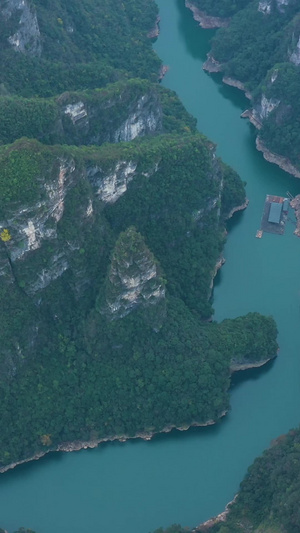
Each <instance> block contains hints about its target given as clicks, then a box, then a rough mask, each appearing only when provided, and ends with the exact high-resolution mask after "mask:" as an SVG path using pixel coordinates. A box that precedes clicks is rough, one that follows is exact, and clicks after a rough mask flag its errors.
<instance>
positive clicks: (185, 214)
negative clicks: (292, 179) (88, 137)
mask: <svg viewBox="0 0 300 533" xmlns="http://www.w3.org/2000/svg"><path fill="white" fill-rule="evenodd" d="M207 145H208V143H207V141H206V139H205V138H203V137H201V136H200V135H190V134H186V136H185V137H182V136H176V135H175V136H170V135H164V136H163V137H152V138H151V139H145V140H137V141H135V142H133V143H118V144H105V145H103V147H101V148H97V147H81V148H75V147H64V148H60V147H57V146H55V147H47V146H43V145H41V144H39V143H37V142H36V141H25V140H21V141H18V142H16V143H15V144H14V145H12V146H10V147H5V150H6V151H7V152H8V153H9V154H14V153H16V154H17V155H18V158H16V159H15V158H13V161H16V166H15V167H13V168H14V175H18V172H20V175H22V176H23V177H24V179H23V180H22V181H20V186H22V187H24V191H26V189H27V183H28V180H27V175H29V176H31V177H32V178H34V176H35V172H36V158H35V157H33V159H32V165H33V166H32V170H31V171H29V169H28V167H27V166H26V165H27V160H26V158H25V159H24V158H23V157H22V154H23V152H24V153H25V154H26V153H28V151H29V152H32V153H33V154H35V153H38V154H39V157H40V167H39V168H40V172H42V173H43V175H44V178H43V181H42V180H41V179H40V178H38V179H37V180H36V181H35V184H36V191H35V195H37V196H35V197H34V198H29V200H28V203H29V205H33V206H35V205H38V204H39V202H40V201H42V200H43V198H44V195H45V193H44V183H46V184H47V183H48V184H49V185H50V184H51V182H53V177H54V175H55V172H57V160H64V161H65V162H70V163H69V164H70V165H72V168H73V167H75V171H74V172H75V173H76V172H77V177H76V179H75V178H73V179H74V182H73V187H72V188H71V190H70V191H69V193H68V196H67V198H66V201H65V207H64V216H63V217H62V219H61V220H60V221H59V223H58V225H57V238H56V239H55V240H53V239H52V240H48V241H47V240H46V241H45V242H44V244H43V245H42V246H41V247H40V248H38V249H36V250H34V251H32V252H31V253H30V254H27V256H26V257H25V258H23V259H22V261H14V263H13V271H12V272H10V274H7V275H10V276H12V275H13V279H12V278H11V277H10V278H9V280H10V281H9V284H8V286H6V284H2V287H3V290H4V291H6V293H5V292H4V294H3V298H8V296H7V294H8V291H9V294H10V296H9V301H10V302H11V305H12V307H11V311H10V308H7V306H2V307H1V320H0V323H1V327H2V328H3V337H2V338H3V344H2V359H1V361H2V369H3V371H4V375H5V376H6V378H5V379H4V380H3V379H2V383H1V388H0V394H1V403H0V413H1V416H0V419H1V432H0V435H1V437H0V439H1V441H0V442H1V446H0V449H1V457H0V460H1V462H2V464H7V463H9V462H11V461H12V460H16V459H18V458H20V457H26V456H28V455H29V454H32V453H34V452H36V451H37V450H39V449H40V448H41V447H42V448H43V447H46V448H47V447H51V446H53V445H55V444H57V443H59V442H62V441H67V440H74V439H76V438H81V439H92V438H96V439H101V438H104V437H107V436H113V435H115V434H118V435H124V434H125V435H129V436H132V435H134V434H136V433H138V432H143V431H146V432H148V433H151V432H153V431H159V430H161V429H163V428H164V427H165V426H167V425H168V424H170V423H172V424H175V425H188V424H189V423H191V422H199V423H205V422H206V421H207V420H215V419H217V418H218V416H220V414H221V413H222V412H223V411H224V410H227V409H228V408H229V401H228V400H229V398H228V392H227V391H228V387H229V379H230V373H229V367H230V363H231V362H232V360H238V361H240V362H242V361H243V360H244V359H245V360H247V361H249V360H250V361H251V360H257V359H266V358H269V357H272V356H273V355H274V354H275V353H276V349H277V345H276V341H275V337H276V327H275V325H274V322H273V320H272V319H270V318H263V317H261V316H260V315H257V314H251V315H248V316H247V317H244V318H239V319H236V320H226V321H224V322H223V324H221V325H220V326H218V325H217V324H205V323H203V322H202V321H201V319H203V318H205V319H207V318H209V317H210V315H211V313H212V308H211V303H210V302H209V296H210V280H211V277H212V272H213V270H214V265H215V262H216V259H217V258H218V256H219V255H220V252H221V249H222V246H223V243H224V225H223V221H224V217H225V216H226V213H228V212H229V211H230V209H231V208H232V207H233V205H236V202H237V200H238V201H241V200H242V201H243V200H244V192H243V188H242V184H241V182H240V181H239V179H238V177H237V175H236V174H235V173H233V172H232V171H229V170H228V167H225V166H223V165H220V166H219V164H218V162H217V160H213V159H212V158H211V157H210V152H209V150H208V149H207ZM5 153H6V152H5ZM23 160H24V161H25V163H24V165H23V166H22V167H21V171H19V170H18V169H19V164H20V163H19V161H21V162H22V161H23ZM126 160H128V161H134V162H135V164H136V176H135V178H134V179H133V181H132V182H131V183H130V184H129V187H128V191H127V193H126V195H123V196H122V197H121V198H120V199H119V200H118V201H117V202H115V203H113V204H107V205H106V206H105V205H104V204H102V203H101V202H99V201H98V202H95V200H94V199H93V198H94V192H93V191H94V184H93V181H89V180H88V179H87V175H88V173H89V172H90V170H91V168H95V167H96V168H99V167H101V168H102V169H103V172H105V173H106V174H107V173H109V172H110V169H112V168H114V165H115V164H116V163H115V162H116V161H126ZM71 162H72V163H71ZM46 163H47V165H46ZM157 163H159V169H158V170H157V171H156V172H155V173H154V174H153V176H151V177H150V178H149V177H147V175H148V174H149V172H151V171H152V172H153V168H154V167H155V166H156V164H157ZM65 164H66V163H65ZM10 165H11V157H9V158H8V159H3V164H2V169H3V172H4V173H5V172H6V167H7V166H8V168H11V167H10ZM45 167H46V168H47V170H46V171H45ZM223 172H224V174H223ZM218 173H219V176H218ZM222 175H223V176H225V178H226V175H230V179H228V183H227V185H226V187H225V188H224V189H223V191H224V194H225V206H224V208H223V209H220V206H218V205H217V204H216V205H215V202H214V200H213V199H214V198H215V197H218V195H219V191H220V189H219V183H220V180H221V177H222ZM183 183H184V184H185V186H184V187H183V186H182V184H183ZM229 190H231V193H232V194H231V196H229V194H228V191H229ZM22 198H23V194H22V190H21V191H20V196H19V202H17V204H19V205H24V203H23V200H22ZM91 198H92V199H93V205H94V212H93V216H92V220H91V221H90V222H89V224H87V223H86V215H85V212H86V207H87V205H88V204H89V201H90V199H91ZM230 198H231V200H230ZM44 199H45V198H44ZM220 201H221V204H222V196H221V199H220ZM25 205H26V204H25ZM27 205H28V204H27ZM2 209H3V216H4V217H5V219H7V220H10V219H11V218H12V216H13V215H12V212H15V211H14V210H15V209H16V204H15V203H13V202H11V201H5V202H4V203H3V206H2ZM31 209H32V208H31ZM220 212H221V213H223V218H221V219H219V216H220ZM74 214H75V216H74ZM21 216H22V215H21ZM19 224H20V221H18V222H17V220H16V223H15V225H9V226H8V230H9V231H10V233H11V240H10V241H8V242H7V243H2V246H3V248H5V253H7V254H8V255H11V256H13V254H14V253H17V252H15V250H18V249H19V245H18V246H17V248H15V246H16V241H18V238H19V237H18V236H19ZM21 224H22V220H21ZM132 225H134V226H135V227H136V228H137V229H138V230H139V231H140V232H141V234H142V235H143V237H144V238H145V241H146V243H147V246H149V248H150V250H151V252H152V253H154V255H155V257H156V259H155V260H158V261H159V262H160V265H161V267H160V268H161V271H162V275H163V276H164V277H165V279H166V280H167V296H166V300H165V303H164V305H163V307H162V308H161V309H160V311H158V308H155V309H153V308H149V307H148V308H145V309H144V308H143V307H140V308H137V309H136V310H135V312H133V313H130V314H129V315H128V316H126V317H124V318H121V319H114V320H111V319H110V318H109V316H107V314H106V313H105V312H103V297H104V299H105V298H106V299H108V296H107V294H106V293H105V290H106V289H105V287H107V278H106V273H109V271H110V264H111V259H110V256H111V257H112V261H115V259H114V258H118V257H119V253H118V254H117V255H116V252H114V249H115V243H116V242H118V236H119V234H120V232H122V231H124V230H126V228H128V227H129V226H132ZM187 234H188V238H187V237H186V235H187ZM66 243H69V244H68V246H67V247H66ZM135 246H137V245H136V244H135ZM178 250H180V253H178ZM125 251H126V250H125ZM136 253H138V250H137V252H136ZM147 253H148V252H147ZM149 253H150V252H149ZM62 254H63V258H64V259H63V260H64V261H67V263H68V269H67V270H66V271H65V272H64V273H63V275H61V276H58V277H56V274H55V272H56V270H55V269H56V268H59V266H57V262H56V263H53V257H58V258H60V257H61V255H62ZM139 254H140V252H139ZM144 255H145V254H144ZM151 257H152V256H151ZM153 257H154V256H153ZM4 259H5V256H3V260H4ZM57 261H58V262H59V260H57ZM136 261H137V262H140V259H139V256H137V259H136ZM112 264H113V263H112ZM41 269H43V272H44V273H47V272H52V278H53V279H52V281H51V283H50V284H48V285H47V286H46V287H43V286H40V285H37V281H36V280H37V279H39V276H40V272H41ZM130 275H131V276H132V277H133V278H134V276H135V275H136V274H135V270H134V268H133V270H131V271H130ZM109 290H111V289H109ZM105 294H106V296H105ZM16 302H17V305H18V309H20V310H19V312H18V314H16V313H15V309H16ZM37 303H38V315H37V309H36V304H37ZM158 314H160V319H159V321H158V318H157V317H158ZM153 315H154V316H153ZM37 325H38V335H37V334H36V333H35V330H36V327H37ZM16 345H17V346H18V350H19V351H16V349H15V347H16ZM33 347H34V354H35V355H34V358H33V357H32V350H33ZM18 354H19V356H18ZM20 354H21V358H20ZM24 358H25V360H26V359H28V358H29V359H28V360H27V362H26V363H25V364H24V363H23V361H24ZM9 376H10V379H8V378H9ZM12 376H14V377H13V379H12ZM28 391H30V394H28ZM20 434H22V439H20V438H19V435H20Z"/></svg>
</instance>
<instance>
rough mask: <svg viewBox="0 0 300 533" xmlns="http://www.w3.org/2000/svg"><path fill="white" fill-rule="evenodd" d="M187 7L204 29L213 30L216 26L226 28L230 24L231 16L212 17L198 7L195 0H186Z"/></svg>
mask: <svg viewBox="0 0 300 533" xmlns="http://www.w3.org/2000/svg"><path fill="white" fill-rule="evenodd" d="M185 7H187V8H188V9H190V11H192V13H193V17H194V20H196V22H199V25H200V26H201V28H203V29H206V30H211V29H214V28H226V27H227V26H229V22H230V19H229V18H221V17H212V16H210V15H207V14H206V13H205V12H204V11H201V10H200V9H199V8H198V7H196V6H195V4H193V2H191V1H190V0H185Z"/></svg>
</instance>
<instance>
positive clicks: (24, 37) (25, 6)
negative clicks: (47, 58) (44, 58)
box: [0, 0, 42, 56]
mask: <svg viewBox="0 0 300 533" xmlns="http://www.w3.org/2000/svg"><path fill="white" fill-rule="evenodd" d="M0 17H3V19H4V20H5V22H6V24H10V21H11V20H13V21H14V26H13V27H14V30H15V31H12V32H11V35H9V37H8V42H9V44H10V45H11V46H12V47H13V48H14V49H15V50H16V51H17V52H21V53H23V54H28V55H31V56H40V55H41V52H42V45H41V35H40V29H39V25H38V20H37V15H36V10H35V7H34V5H33V4H32V3H31V2H29V1H28V0H6V1H5V0H1V2H0Z"/></svg>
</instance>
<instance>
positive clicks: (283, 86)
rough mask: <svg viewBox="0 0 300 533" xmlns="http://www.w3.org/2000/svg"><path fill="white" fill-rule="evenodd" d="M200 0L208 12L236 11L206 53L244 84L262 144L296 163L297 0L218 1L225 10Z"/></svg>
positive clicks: (299, 136)
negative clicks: (281, 0) (208, 52)
mask: <svg viewBox="0 0 300 533" xmlns="http://www.w3.org/2000/svg"><path fill="white" fill-rule="evenodd" d="M201 4H202V2H201ZM204 4H205V10H206V11H207V12H208V13H210V12H213V13H214V14H216V13H217V12H218V13H219V16H226V15H228V14H232V12H233V11H236V12H235V14H234V15H233V17H232V19H231V22H230V25H229V27H227V28H221V29H219V30H218V31H217V33H216V35H215V37H214V38H213V40H212V50H211V54H212V56H213V57H214V58H215V59H216V60H217V61H219V62H220V63H221V65H222V70H223V72H224V74H225V75H226V76H229V77H231V78H234V79H236V80H239V81H241V82H243V83H244V85H245V87H246V88H247V89H248V90H250V92H251V93H252V95H253V107H254V109H255V113H256V118H258V119H259V121H260V122H261V123H262V129H261V130H260V133H259V135H260V137H261V139H262V140H263V142H264V143H265V144H266V146H267V147H268V148H269V149H270V150H271V151H273V152H275V153H278V154H280V155H283V156H285V157H288V158H289V159H290V160H291V161H292V162H293V164H295V165H296V166H298V167H299V164H300V161H299V144H300V127H299V122H300V108H299V98H298V96H299V88H300V83H299V79H300V74H299V72H300V66H299V64H300V57H299V48H298V42H299V37H300V13H299V5H298V2H296V1H295V0H289V1H288V2H285V3H281V2H276V1H275V0H274V1H270V2H265V3H264V2H260V3H259V2H258V1H257V0H252V1H251V2H241V3H236V2H235V3H234V5H233V3H230V2H229V4H230V5H229V6H227V3H226V2H222V5H223V9H224V10H225V12H224V11H223V10H222V9H221V7H220V6H218V4H217V3H216V2H214V1H213V0H206V2H204ZM203 9H204V8H203ZM264 99H267V100H264ZM269 103H270V104H271V106H270V107H269V109H267V107H266V106H268V104H269ZM273 104H274V105H273ZM264 106H265V108H264Z"/></svg>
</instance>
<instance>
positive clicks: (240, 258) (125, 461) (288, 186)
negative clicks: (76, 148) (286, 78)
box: [0, 0, 300, 533]
mask: <svg viewBox="0 0 300 533" xmlns="http://www.w3.org/2000/svg"><path fill="white" fill-rule="evenodd" d="M158 4H159V7H160V10H161V35H160V37H159V39H158V41H157V43H156V44H155V48H156V50H157V53H158V54H159V55H160V57H161V58H162V59H163V61H164V63H165V64H168V65H169V66H170V70H169V72H168V74H167V75H166V77H165V79H164V81H163V84H164V85H165V86H166V87H170V88H172V89H174V90H176V91H177V93H178V95H179V96H180V98H181V100H182V101H183V103H184V104H185V106H186V107H187V109H188V110H189V111H190V112H191V113H192V114H193V115H194V116H196V117H197V119H198V125H199V129H200V130H201V131H203V132H204V133H205V134H206V135H207V136H208V137H209V138H210V139H211V140H213V141H214V142H216V143H217V144H218V154H219V155H220V156H222V158H223V159H224V161H226V162H227V163H229V164H231V165H232V166H233V167H234V168H235V169H236V170H237V171H238V172H239V173H240V175H241V177H242V179H243V180H245V181H246V182H247V195H248V197H249V199H250V204H249V207H248V209H247V211H246V212H244V213H242V214H239V215H237V216H236V217H235V218H234V219H233V220H232V221H231V224H230V235H229V238H228V242H227V244H226V248H225V256H226V260H227V262H226V265H225V266H224V267H223V269H222V272H221V273H220V275H219V276H218V278H217V280H216V287H215V291H214V296H215V309H216V314H215V316H216V319H217V320H222V319H223V318H225V317H235V316H237V315H240V314H244V313H247V312H248V311H254V310H257V311H260V312H262V313H266V314H272V315H274V317H275V318H276V320H277V323H278V328H279V342H280V357H278V358H277V360H276V361H275V362H274V363H271V364H270V365H268V366H267V367H266V368H264V369H262V370H261V371H251V372H248V373H244V374H243V376H241V377H238V378H236V379H235V382H234V385H233V388H232V395H231V405H232V411H231V412H230V414H229V415H228V416H227V417H226V419H225V420H224V421H222V423H220V424H218V425H217V426H215V427H212V428H206V429H195V430H191V431H189V432H186V433H179V432H173V433H172V434H170V435H167V436H159V437H157V438H156V439H154V440H153V441H152V442H150V443H149V442H139V441H136V442H128V443H126V444H121V443H113V444H110V445H103V446H101V447H100V448H99V449H97V450H92V451H91V450H88V451H81V452H76V453H73V454H60V455H58V454H53V455H52V456H49V457H46V458H44V459H43V460H40V461H39V462H37V463H32V464H30V465H25V466H23V467H19V468H17V469H16V470H14V471H12V472H8V473H7V474H4V475H2V476H1V478H0V525H1V526H2V527H6V528H7V529H8V530H9V531H13V530H14V529H15V528H17V526H20V525H26V526H27V527H31V528H32V529H34V530H36V531H37V532H38V533H54V532H55V533H87V532H91V531H93V532H95V533H117V532H120V531H122V533H148V532H149V531H151V530H153V529H155V528H157V527H159V526H161V525H163V526H167V525H169V524H171V523H174V522H178V523H181V524H183V525H190V526H193V525H196V524H197V523H199V522H201V521H202V520H205V519H207V518H209V517H210V516H212V515H214V514H216V513H219V512H220V511H221V510H223V508H224V506H225V504H226V503H227V502H228V501H229V500H230V499H231V498H232V497H233V496H234V494H235V492H236V491H237V489H238V485H239V482H240V481H241V479H242V477H243V476H244V474H245V472H246V469H247V467H248V466H249V465H250V464H251V462H252V461H253V459H254V457H256V456H257V455H259V454H260V453H261V452H262V450H263V449H264V448H265V447H267V446H268V445H269V443H270V441H271V440H272V439H273V438H274V437H276V436H277V435H279V434H281V433H283V432H286V431H287V430H288V429H289V428H291V427H293V426H296V425H298V423H299V400H300V336H299V326H300V276H299V272H300V240H299V239H297V238H296V237H295V236H293V234H292V231H293V226H292V224H291V223H290V224H288V225H287V228H286V235H285V236H284V237H280V236H275V235H268V234H265V235H264V236H263V239H262V240H259V239H255V237H254V236H255V232H256V229H257V228H258V227H259V224H260V217H261V212H262V208H263V204H264V198H265V195H266V193H273V194H279V195H285V193H286V191H287V190H289V191H291V192H292V193H299V192H300V181H299V180H296V179H293V178H290V177H288V175H286V174H285V173H283V172H282V171H280V170H279V169H277V168H276V167H275V166H274V165H271V164H269V163H267V162H265V161H264V160H263V158H262V156H261V154H259V153H258V152H256V150H255V148H254V142H253V140H254V132H253V130H252V128H251V126H250V125H249V124H248V123H247V121H243V120H242V119H240V117H239V115H240V113H241V111H242V110H243V109H245V108H246V107H247V100H246V99H245V98H244V96H243V95H242V94H240V93H239V91H237V90H235V89H232V88H229V87H223V86H222V85H221V83H220V80H219V78H218V77H212V76H209V75H208V74H205V73H204V72H203V71H202V62H203V60H204V59H205V54H206V52H207V50H208V47H209V44H208V42H209V39H210V38H211V36H212V35H213V32H211V31H207V30H206V31H204V30H200V29H199V28H198V27H197V24H196V23H195V22H194V21H193V19H192V16H191V13H190V12H189V11H187V10H185V9H184V0H158Z"/></svg>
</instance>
